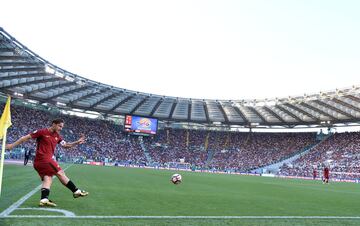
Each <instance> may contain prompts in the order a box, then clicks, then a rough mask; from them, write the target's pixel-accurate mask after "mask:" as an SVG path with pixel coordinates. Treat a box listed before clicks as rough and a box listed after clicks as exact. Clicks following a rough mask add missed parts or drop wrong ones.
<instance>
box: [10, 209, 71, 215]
mask: <svg viewBox="0 0 360 226" xmlns="http://www.w3.org/2000/svg"><path fill="white" fill-rule="evenodd" d="M16 210H36V211H49V212H58V213H62V214H64V215H65V217H74V216H75V214H74V213H73V212H71V211H68V210H63V209H55V208H16Z"/></svg>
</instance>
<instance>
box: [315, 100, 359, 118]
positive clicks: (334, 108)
mask: <svg viewBox="0 0 360 226" xmlns="http://www.w3.org/2000/svg"><path fill="white" fill-rule="evenodd" d="M314 102H316V103H318V104H320V105H323V106H324V107H327V108H329V109H331V110H333V111H336V112H337V113H339V114H342V115H345V116H347V117H349V118H351V119H354V116H352V115H351V114H349V113H347V112H344V111H342V110H340V109H338V108H336V107H334V106H331V105H330V104H327V103H325V102H323V101H321V100H314Z"/></svg>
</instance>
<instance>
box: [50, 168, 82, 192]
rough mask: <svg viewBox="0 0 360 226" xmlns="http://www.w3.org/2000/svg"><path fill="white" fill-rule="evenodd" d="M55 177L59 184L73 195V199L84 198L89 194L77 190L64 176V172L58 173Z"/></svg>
mask: <svg viewBox="0 0 360 226" xmlns="http://www.w3.org/2000/svg"><path fill="white" fill-rule="evenodd" d="M56 176H57V178H59V180H60V182H61V183H62V184H63V185H64V186H65V187H67V188H68V189H69V190H70V191H71V192H72V193H73V197H74V198H79V197H84V196H87V195H88V194H89V192H87V191H84V190H80V189H79V188H77V187H76V186H75V184H74V183H73V182H72V181H71V180H70V179H69V178H68V177H67V176H66V174H65V172H64V170H60V171H58V172H57V173H56Z"/></svg>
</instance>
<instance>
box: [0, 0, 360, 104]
mask: <svg viewBox="0 0 360 226" xmlns="http://www.w3.org/2000/svg"><path fill="white" fill-rule="evenodd" d="M359 12H360V1H357V0H353V1H351V0H347V1H332V0H303V1H298V0H273V1H271V0H251V1H250V0H247V1H241V0H234V1H231V0H218V1H211V0H204V1H198V0H182V1H169V0H164V1H159V0H151V1H149V0H132V1H120V0H118V1H115V0H114V1H110V0H101V1H100V0H99V1H93V0H86V1H83V0H76V1H74V0H62V1H45V0H11V1H5V0H2V2H1V7H0V26H1V27H3V28H4V29H5V30H6V31H7V32H8V33H10V34H11V35H12V36H13V37H15V38H16V39H17V40H18V41H19V42H21V43H22V44H24V45H25V46H27V47H28V48H29V49H30V50H32V51H33V52H35V53H37V54H38V55H40V56H41V57H42V58H44V59H46V60H48V61H49V62H51V63H53V64H55V65H57V66H59V67H61V68H63V69H65V70H67V71H70V72H72V73H74V74H77V75H80V76H82V77H85V78H88V79H92V80H95V81H98V82H102V83H105V84H109V85H114V86H117V87H120V88H125V89H130V90H135V91H140V92H146V93H153V94H158V95H166V96H176V97H187V98H200V99H203V98H204V99H237V100H242V99H265V98H275V97H279V98H282V97H288V96H298V95H303V94H305V93H306V94H312V93H318V92H320V91H327V90H334V89H335V88H344V87H350V86H352V85H360V81H359V80H360V63H359V62H360V61H359V60H360V42H359V40H360V29H359V28H360V26H359V25H360V13H359Z"/></svg>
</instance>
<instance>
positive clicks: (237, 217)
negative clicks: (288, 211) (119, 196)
mask: <svg viewBox="0 0 360 226" xmlns="http://www.w3.org/2000/svg"><path fill="white" fill-rule="evenodd" d="M3 218H76V219H356V220H360V216H54V215H9V216H6V217H3Z"/></svg>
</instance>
